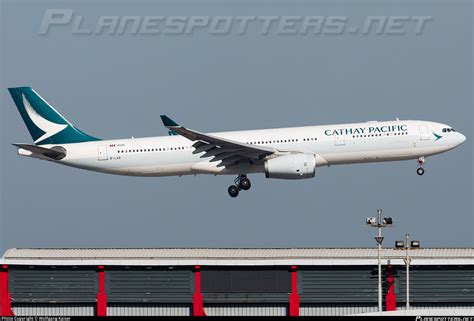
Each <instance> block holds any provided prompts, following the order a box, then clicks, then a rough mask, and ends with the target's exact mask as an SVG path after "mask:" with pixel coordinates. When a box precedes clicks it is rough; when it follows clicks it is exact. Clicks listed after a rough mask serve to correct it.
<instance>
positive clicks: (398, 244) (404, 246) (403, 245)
mask: <svg viewBox="0 0 474 321" xmlns="http://www.w3.org/2000/svg"><path fill="white" fill-rule="evenodd" d="M395 247H396V248H402V249H405V258H404V259H403V261H404V262H405V267H406V278H407V282H406V284H407V286H406V298H407V299H406V309H407V310H410V263H411V258H410V255H409V252H408V251H409V250H410V249H413V248H419V247H420V242H419V241H411V243H410V234H406V235H405V243H404V242H403V241H396V242H395Z"/></svg>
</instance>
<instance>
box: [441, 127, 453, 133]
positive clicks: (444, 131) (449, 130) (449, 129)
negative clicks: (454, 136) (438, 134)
mask: <svg viewBox="0 0 474 321" xmlns="http://www.w3.org/2000/svg"><path fill="white" fill-rule="evenodd" d="M450 132H455V130H454V129H453V128H443V133H450Z"/></svg>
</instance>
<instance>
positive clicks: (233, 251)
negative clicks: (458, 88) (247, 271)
mask: <svg viewBox="0 0 474 321" xmlns="http://www.w3.org/2000/svg"><path fill="white" fill-rule="evenodd" d="M409 254H410V258H411V259H412V261H411V264H412V265H466V264H468V265H473V264H474V249H473V248H422V249H412V250H410V251H409ZM405 255H406V253H405V251H404V250H399V249H393V248H390V249H382V252H381V257H382V264H394V265H403V264H404V262H403V258H404V257H405ZM1 264H7V265H109V266H110V265H166V266H175V265H375V264H377V250H376V249H375V248H137V249H131V248H128V249H125V248H121V249H120V248H113V249H112V248H101V249H92V248H69V249H66V248H56V249H53V248H49V249H33V248H24V249H18V248H13V249H9V250H7V251H6V252H5V254H4V255H3V256H2V258H1Z"/></svg>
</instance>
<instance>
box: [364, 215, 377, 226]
mask: <svg viewBox="0 0 474 321" xmlns="http://www.w3.org/2000/svg"><path fill="white" fill-rule="evenodd" d="M365 223H366V224H367V225H377V219H376V218H375V217H367V219H366V220H365Z"/></svg>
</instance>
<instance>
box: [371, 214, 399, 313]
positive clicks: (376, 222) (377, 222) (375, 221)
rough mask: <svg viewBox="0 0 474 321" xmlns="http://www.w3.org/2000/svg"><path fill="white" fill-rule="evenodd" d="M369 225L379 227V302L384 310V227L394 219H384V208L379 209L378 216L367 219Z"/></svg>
mask: <svg viewBox="0 0 474 321" xmlns="http://www.w3.org/2000/svg"><path fill="white" fill-rule="evenodd" d="M365 223H366V224H367V226H370V227H376V228H377V236H375V237H374V238H375V241H376V242H377V265H378V303H379V312H382V264H381V258H380V255H381V251H382V242H383V236H382V227H387V226H391V225H392V224H393V220H392V218H391V217H384V218H383V220H382V210H377V217H368V218H367V219H366V221H365Z"/></svg>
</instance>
